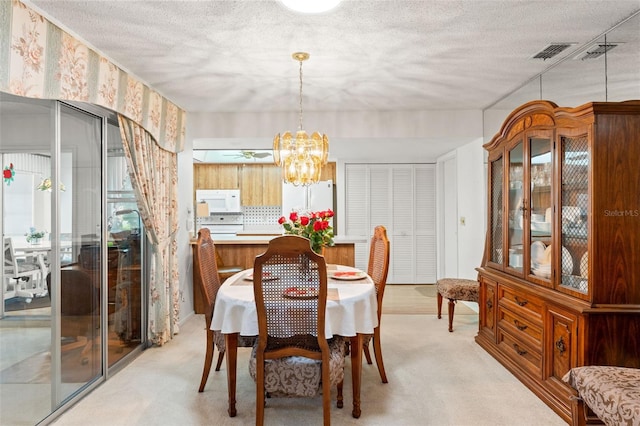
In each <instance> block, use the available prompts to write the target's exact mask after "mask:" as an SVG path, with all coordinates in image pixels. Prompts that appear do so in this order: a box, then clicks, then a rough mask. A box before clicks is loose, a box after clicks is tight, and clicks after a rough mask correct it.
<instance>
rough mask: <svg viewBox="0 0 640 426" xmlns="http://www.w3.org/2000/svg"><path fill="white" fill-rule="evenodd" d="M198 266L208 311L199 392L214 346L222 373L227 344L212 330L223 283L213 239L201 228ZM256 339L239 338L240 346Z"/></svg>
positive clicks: (205, 376)
mask: <svg viewBox="0 0 640 426" xmlns="http://www.w3.org/2000/svg"><path fill="white" fill-rule="evenodd" d="M195 255H196V264H197V271H196V272H197V273H198V274H200V280H199V281H200V285H201V286H202V288H201V290H202V294H203V295H204V298H205V302H206V311H205V314H204V317H205V323H206V327H207V351H206V355H205V358H204V367H203V369H202V379H201V380H200V387H199V388H198V392H202V391H204V387H205V385H206V384H207V379H208V378H209V372H210V371H211V363H212V361H213V352H214V346H215V347H216V348H218V362H217V364H216V371H220V366H221V365H222V361H223V359H224V353H225V342H224V336H223V334H222V333H220V332H219V331H213V330H211V319H212V318H213V309H214V307H215V303H216V296H217V295H218V290H219V289H220V285H221V281H220V276H219V275H218V265H217V263H216V247H215V245H214V244H213V240H212V239H211V232H210V231H209V228H201V229H200V230H199V231H198V241H197V242H196V250H195ZM255 341H256V338H255V337H252V336H238V346H241V347H252V346H253V344H254V343H255Z"/></svg>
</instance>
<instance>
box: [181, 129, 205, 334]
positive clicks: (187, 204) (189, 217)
mask: <svg viewBox="0 0 640 426" xmlns="http://www.w3.org/2000/svg"><path fill="white" fill-rule="evenodd" d="M189 134H190V131H189V127H188V126H187V134H186V140H185V146H184V151H182V152H180V153H179V154H178V232H177V235H176V241H177V243H178V273H179V277H180V322H182V321H184V320H185V319H186V318H188V317H189V316H190V315H192V314H193V258H192V253H191V245H190V244H189V241H190V240H191V238H192V237H193V233H192V232H193V225H192V221H193V210H192V209H193V196H192V194H193V143H192V141H193V139H192V138H191V137H189ZM203 326H204V322H203Z"/></svg>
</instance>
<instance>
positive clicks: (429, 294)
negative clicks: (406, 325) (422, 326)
mask: <svg viewBox="0 0 640 426" xmlns="http://www.w3.org/2000/svg"><path fill="white" fill-rule="evenodd" d="M391 287H392V288H391ZM387 290H388V291H387ZM387 290H385V293H384V298H383V300H382V313H383V314H398V315H435V314H437V312H438V306H437V297H436V296H437V291H436V286H435V285H434V284H427V285H415V284H393V285H387ZM448 303H449V301H448V299H444V300H443V302H442V319H443V320H444V319H445V318H446V316H447V309H448V308H447V305H448ZM457 315H477V313H476V312H475V311H474V310H472V309H471V308H469V307H468V306H467V305H465V304H464V303H462V302H457V303H456V308H455V311H454V321H455V316H457Z"/></svg>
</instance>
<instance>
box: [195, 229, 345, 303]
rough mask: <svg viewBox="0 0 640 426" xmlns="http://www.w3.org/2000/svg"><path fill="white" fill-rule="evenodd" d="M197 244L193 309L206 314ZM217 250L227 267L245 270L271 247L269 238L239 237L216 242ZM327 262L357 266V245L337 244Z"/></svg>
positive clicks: (329, 250) (326, 251)
mask: <svg viewBox="0 0 640 426" xmlns="http://www.w3.org/2000/svg"><path fill="white" fill-rule="evenodd" d="M195 242H196V240H192V241H191V248H192V254H193V309H194V310H195V313H196V314H204V313H205V310H206V304H205V302H204V295H203V294H202V291H201V287H202V286H201V285H200V277H199V275H198V274H197V273H196V271H197V270H198V264H197V259H196V256H195V254H194V253H195ZM214 244H215V245H216V250H217V251H218V253H219V254H220V257H221V258H222V263H223V264H225V265H239V266H241V267H242V268H243V269H249V268H253V262H254V260H255V258H256V256H258V255H260V254H262V253H264V252H265V251H267V247H268V246H269V239H268V238H262V239H261V238H248V237H245V238H242V237H238V238H237V239H236V240H235V241H234V240H224V241H214ZM324 257H325V260H326V262H327V263H330V264H340V265H347V266H355V244H354V243H352V242H340V243H336V245H335V246H333V247H327V248H326V249H325V255H324Z"/></svg>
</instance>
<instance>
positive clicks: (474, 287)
mask: <svg viewBox="0 0 640 426" xmlns="http://www.w3.org/2000/svg"><path fill="white" fill-rule="evenodd" d="M436 289H437V290H438V319H440V318H442V298H443V297H446V298H447V299H449V331H453V311H454V309H455V304H456V302H457V301H458V300H464V301H465V302H477V301H478V300H479V290H480V284H479V283H478V281H475V280H466V279H463V278H442V279H439V280H438V281H436Z"/></svg>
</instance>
